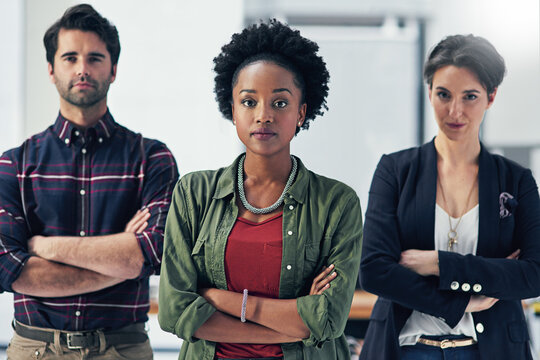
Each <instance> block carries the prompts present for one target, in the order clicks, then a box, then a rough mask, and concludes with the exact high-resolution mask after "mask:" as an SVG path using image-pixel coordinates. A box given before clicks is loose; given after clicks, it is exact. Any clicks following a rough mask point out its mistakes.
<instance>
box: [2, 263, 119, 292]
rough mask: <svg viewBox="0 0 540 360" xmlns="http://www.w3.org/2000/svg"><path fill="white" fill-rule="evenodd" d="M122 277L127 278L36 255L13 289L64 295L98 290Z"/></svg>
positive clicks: (25, 266) (27, 264)
mask: <svg viewBox="0 0 540 360" xmlns="http://www.w3.org/2000/svg"><path fill="white" fill-rule="evenodd" d="M122 281H124V280H123V279H119V278H113V277H110V276H106V275H102V274H98V273H96V272H94V271H90V270H86V269H80V268H77V267H74V266H69V265H63V264H58V263H55V262H52V261H48V260H45V259H42V258H39V257H37V256H32V257H30V258H29V259H28V261H27V262H26V264H25V265H24V267H23V270H22V271H21V273H20V275H19V277H18V278H17V280H15V281H14V282H13V284H12V285H11V287H12V289H13V291H15V292H17V293H20V294H25V295H31V296H40V297H63V296H73V295H79V294H84V293H89V292H93V291H98V290H101V289H105V288H108V287H110V286H113V285H116V284H119V283H121V282H122Z"/></svg>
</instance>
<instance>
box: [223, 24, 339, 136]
mask: <svg viewBox="0 0 540 360" xmlns="http://www.w3.org/2000/svg"><path fill="white" fill-rule="evenodd" d="M318 50H319V46H318V45H317V44H316V43H315V42H313V41H311V40H309V39H306V38H304V37H302V36H301V35H300V32H299V31H298V30H293V29H291V28H290V27H289V26H288V25H286V24H283V23H281V22H279V21H277V20H275V19H272V20H270V21H269V22H267V23H263V22H261V23H258V24H253V25H251V26H249V27H247V28H245V29H244V30H243V31H242V32H240V33H236V34H234V35H233V36H232V39H231V42H229V43H228V44H226V45H224V46H223V47H222V48H221V53H220V54H219V55H218V56H217V57H215V58H214V71H215V72H216V76H215V78H214V80H215V87H214V93H215V94H216V101H217V102H218V106H219V110H220V111H221V113H222V114H223V116H224V117H225V118H226V119H229V120H232V109H231V103H232V88H233V87H234V84H235V83H236V80H237V77H238V73H239V72H240V70H242V69H243V68H244V67H246V66H247V65H249V64H252V63H254V62H256V61H268V62H272V63H275V64H276V65H279V66H281V67H283V68H285V69H287V70H289V71H290V72H291V73H292V74H293V75H294V82H295V85H297V86H298V88H299V89H300V90H301V92H302V103H306V117H305V121H304V123H303V124H302V128H303V129H308V128H309V122H310V121H311V120H313V119H315V117H316V116H317V115H322V114H323V113H324V111H323V109H324V110H328V107H327V106H326V96H327V95H328V81H329V79H330V74H329V73H328V69H327V68H326V63H325V62H324V61H323V59H322V57H320V56H319V55H317V51H318ZM298 131H300V128H297V129H296V132H297V133H298Z"/></svg>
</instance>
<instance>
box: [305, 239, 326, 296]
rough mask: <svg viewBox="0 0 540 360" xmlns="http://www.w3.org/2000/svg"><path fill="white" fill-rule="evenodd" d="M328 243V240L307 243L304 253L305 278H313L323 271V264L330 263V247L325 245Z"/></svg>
mask: <svg viewBox="0 0 540 360" xmlns="http://www.w3.org/2000/svg"><path fill="white" fill-rule="evenodd" d="M328 241H329V240H328ZM326 243H327V241H325V240H322V242H312V243H308V244H306V247H305V254H304V272H303V275H304V279H308V280H313V278H314V277H315V276H317V275H318V273H319V272H320V271H321V269H322V266H323V265H325V266H328V265H330V264H326V262H327V260H328V249H326V248H325V246H324V245H325V244H326ZM309 285H310V286H311V283H309Z"/></svg>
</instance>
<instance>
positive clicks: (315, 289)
mask: <svg viewBox="0 0 540 360" xmlns="http://www.w3.org/2000/svg"><path fill="white" fill-rule="evenodd" d="M333 269H334V264H331V265H330V266H328V267H326V266H324V267H323V270H322V271H321V273H320V274H319V275H317V277H315V279H313V283H312V284H311V290H310V291H309V295H321V294H322V293H323V292H324V290H326V289H328V288H329V287H330V283H331V282H332V280H334V279H335V278H336V276H337V273H336V272H335V271H333V272H332V270H333Z"/></svg>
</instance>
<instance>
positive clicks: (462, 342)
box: [416, 338, 476, 349]
mask: <svg viewBox="0 0 540 360" xmlns="http://www.w3.org/2000/svg"><path fill="white" fill-rule="evenodd" d="M416 342H417V343H420V344H424V345H429V346H435V347H438V348H441V349H447V348H455V347H462V346H470V345H474V344H476V341H474V339H471V338H469V339H444V340H441V341H438V340H430V339H424V338H419V339H418V340H417V341H416Z"/></svg>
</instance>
